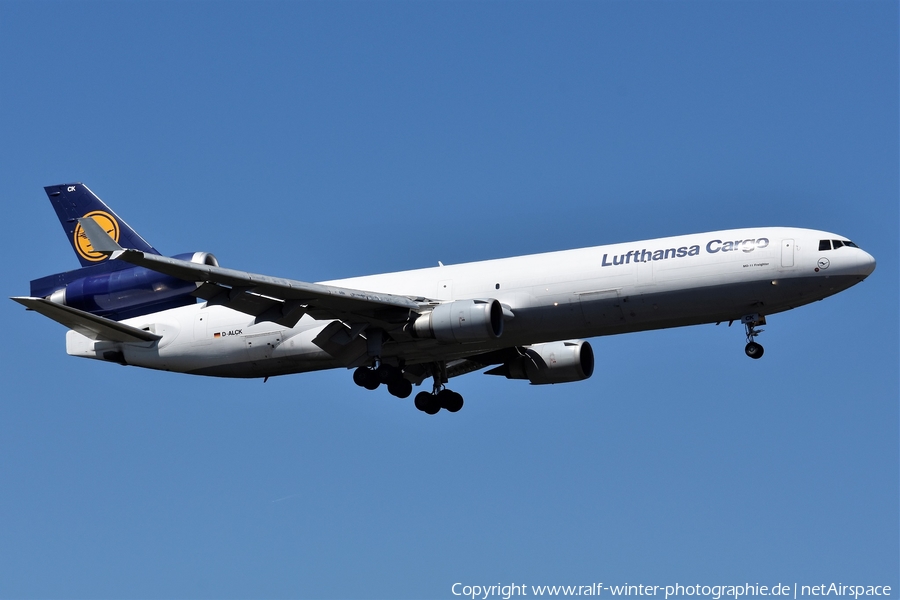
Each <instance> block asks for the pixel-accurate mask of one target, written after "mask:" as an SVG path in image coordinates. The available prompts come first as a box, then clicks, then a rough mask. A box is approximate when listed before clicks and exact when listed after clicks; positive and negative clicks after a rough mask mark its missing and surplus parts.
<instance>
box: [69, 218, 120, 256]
mask: <svg viewBox="0 0 900 600" xmlns="http://www.w3.org/2000/svg"><path fill="white" fill-rule="evenodd" d="M78 224H79V225H81V228H82V229H83V230H84V234H85V235H86V236H87V238H88V241H89V242H90V243H91V248H92V249H93V250H94V251H95V252H102V253H104V254H113V253H114V252H121V251H122V250H123V248H122V246H120V245H119V244H117V243H116V241H115V240H114V239H112V238H111V237H109V234H108V233H106V232H105V231H103V227H101V226H100V223H98V222H97V221H95V220H94V219H93V218H91V217H82V218H80V219H78Z"/></svg>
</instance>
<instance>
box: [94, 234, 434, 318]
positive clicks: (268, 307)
mask: <svg viewBox="0 0 900 600" xmlns="http://www.w3.org/2000/svg"><path fill="white" fill-rule="evenodd" d="M78 222H79V223H80V224H81V226H82V228H83V230H84V232H85V234H86V235H87V236H88V239H89V240H90V242H91V246H92V247H93V249H94V250H96V251H99V252H104V253H108V254H110V255H111V258H112V259H115V260H122V261H125V262H128V263H131V264H133V265H137V266H141V267H144V268H147V269H150V270H153V271H157V272H159V273H163V274H165V275H169V276H171V277H175V278H177V279H182V280H185V281H194V282H196V283H197V284H198V287H197V290H196V291H195V292H194V295H195V296H197V297H199V298H203V299H204V300H206V301H207V302H208V303H209V304H210V305H221V306H225V307H227V308H230V309H233V310H237V311H240V312H243V313H246V314H249V315H252V316H255V317H256V320H257V322H261V321H272V322H275V323H278V324H279V325H282V326H285V327H293V326H294V325H295V324H296V323H297V321H299V320H300V319H301V318H302V317H303V315H305V314H308V315H310V316H311V317H313V318H314V319H338V320H340V321H344V322H345V323H365V324H368V325H374V326H377V327H380V328H383V329H385V330H390V329H395V328H397V327H400V326H402V324H404V323H406V322H408V321H409V318H410V311H416V310H418V309H420V308H421V307H422V306H424V305H427V304H428V303H429V300H427V299H425V298H415V299H414V298H410V297H407V296H398V295H394V294H381V293H376V292H367V291H363V290H354V289H349V288H342V287H337V286H331V285H321V284H317V283H307V282H305V281H295V280H292V279H281V278H278V277H270V276H268V275H259V274H256V273H247V272H245V271H237V270H234V269H226V268H222V267H216V266H212V265H205V264H198V263H193V262H190V261H185V260H179V259H176V258H168V257H165V256H160V255H157V254H150V253H147V252H141V251H139V250H132V249H127V248H122V247H121V246H119V245H118V244H117V243H116V242H115V241H114V240H113V239H112V238H111V237H109V235H108V234H107V233H106V232H105V231H103V228H102V227H101V226H100V225H99V224H97V222H96V221H94V220H93V219H91V218H83V219H78Z"/></svg>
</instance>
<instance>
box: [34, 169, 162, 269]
mask: <svg viewBox="0 0 900 600" xmlns="http://www.w3.org/2000/svg"><path fill="white" fill-rule="evenodd" d="M44 190H45V191H46V192H47V196H48V197H49V198H50V202H51V204H53V209H54V210H55V211H56V216H57V217H59V222H60V223H61V224H62V226H63V230H64V231H65V232H66V238H67V239H68V240H69V243H70V244H72V250H74V251H75V255H76V256H78V260H79V261H80V262H81V266H82V267H90V266H94V265H97V264H100V263H103V262H104V261H106V260H108V256H107V255H105V254H102V253H100V252H96V251H94V249H93V248H92V247H91V243H90V241H88V238H87V236H86V235H84V231H82V229H81V225H79V224H78V219H80V218H84V217H91V218H93V219H94V220H95V221H97V223H99V224H100V226H101V227H103V229H104V230H105V231H106V232H107V233H108V234H109V235H110V237H111V238H113V239H114V240H115V241H116V242H118V243H119V245H121V246H122V247H124V248H134V249H135V250H140V251H142V252H149V253H151V254H159V252H157V251H156V249H155V248H154V247H153V246H151V245H150V244H148V243H147V242H146V240H144V238H142V237H141V236H140V235H139V234H138V233H137V232H136V231H135V230H134V229H132V228H131V227H129V225H128V223H126V222H125V221H123V220H122V219H121V217H119V215H117V214H116V213H114V212H113V211H112V209H111V208H109V207H108V206H107V205H106V204H105V203H104V202H103V200H101V199H100V198H98V197H97V195H96V194H94V192H92V191H91V190H90V189H89V188H88V187H87V186H86V185H84V184H83V183H66V184H62V185H50V186H47V187H45V188H44Z"/></svg>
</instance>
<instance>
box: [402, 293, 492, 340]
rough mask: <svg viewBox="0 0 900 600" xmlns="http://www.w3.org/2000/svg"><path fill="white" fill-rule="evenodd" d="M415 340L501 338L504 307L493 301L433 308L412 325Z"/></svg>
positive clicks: (465, 302)
mask: <svg viewBox="0 0 900 600" xmlns="http://www.w3.org/2000/svg"><path fill="white" fill-rule="evenodd" d="M410 333H411V334H412V335H413V337H417V338H432V339H436V340H439V341H441V342H457V343H466V342H483V341H485V340H494V339H497V338H499V337H500V336H501V335H503V307H502V306H501V305H500V302H499V301H497V300H494V299H487V300H456V301H455V302H447V303H445V304H439V305H438V306H435V307H434V309H432V310H431V312H426V313H424V314H422V315H420V316H419V317H418V318H416V320H415V321H414V322H413V323H412V327H411V328H410Z"/></svg>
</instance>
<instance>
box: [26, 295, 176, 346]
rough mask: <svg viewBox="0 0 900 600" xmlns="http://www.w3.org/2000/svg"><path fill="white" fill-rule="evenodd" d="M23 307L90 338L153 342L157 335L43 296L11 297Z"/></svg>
mask: <svg viewBox="0 0 900 600" xmlns="http://www.w3.org/2000/svg"><path fill="white" fill-rule="evenodd" d="M12 300H15V301H16V302H18V303H19V304H21V305H22V306H24V307H25V308H28V309H30V310H33V311H35V312H39V313H41V314H42V315H44V316H45V317H48V318H50V319H53V320H54V321H56V322H57V323H60V324H62V325H65V326H66V327H68V328H69V329H71V330H73V331H77V332H78V333H80V334H81V335H83V336H85V337H87V338H90V339H92V340H108V341H110V342H153V341H155V340H158V339H160V337H162V336H159V335H156V334H154V333H150V332H149V331H144V330H143V329H138V328H137V327H132V326H130V325H124V324H122V323H119V322H118V321H112V320H110V319H104V318H103V317H98V316H97V315H92V314H91V313H88V312H84V311H83V310H78V309H76V308H72V307H70V306H65V305H62V304H56V303H55V302H50V301H49V300H45V299H44V298H30V297H27V296H20V297H15V298H12Z"/></svg>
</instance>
